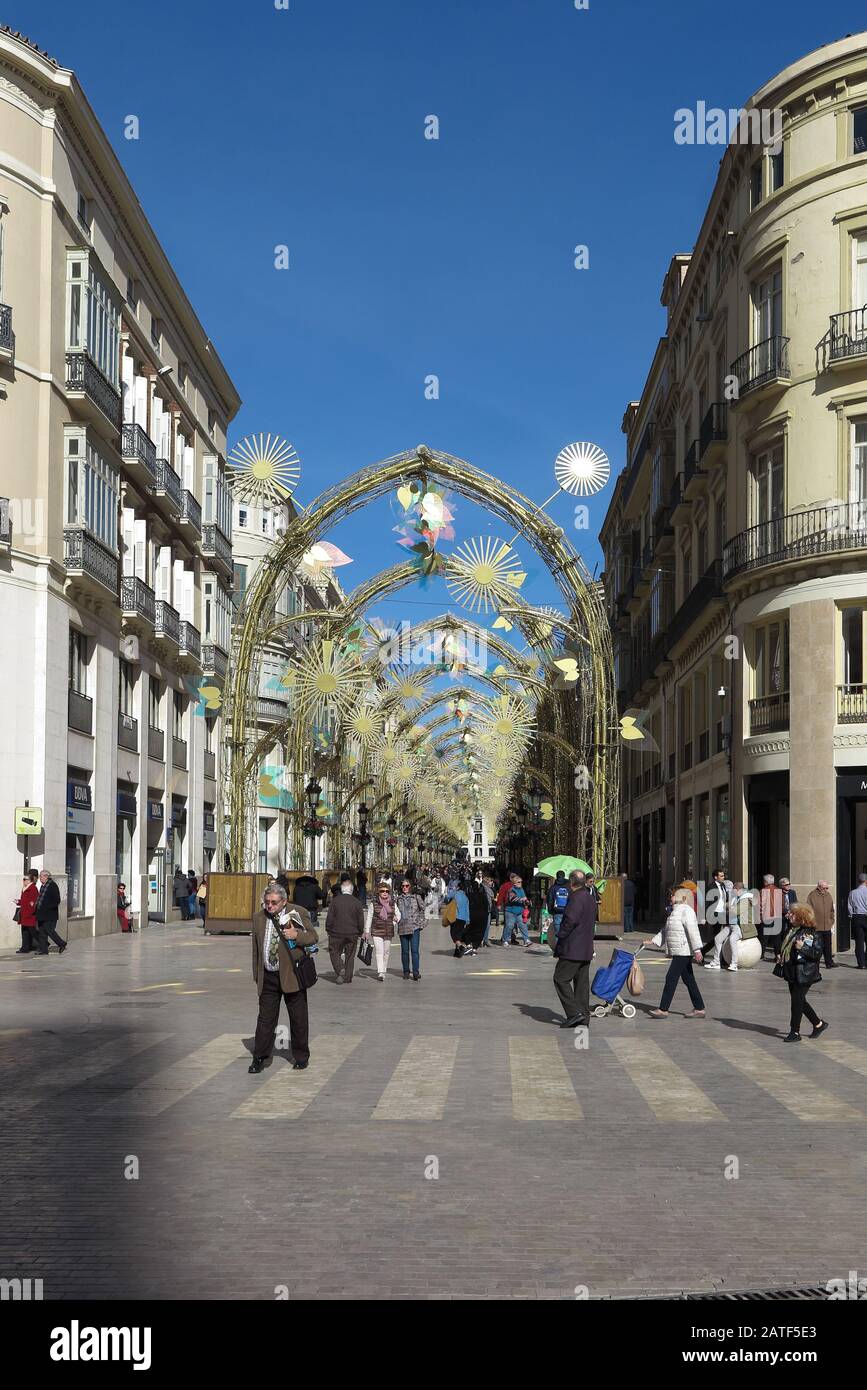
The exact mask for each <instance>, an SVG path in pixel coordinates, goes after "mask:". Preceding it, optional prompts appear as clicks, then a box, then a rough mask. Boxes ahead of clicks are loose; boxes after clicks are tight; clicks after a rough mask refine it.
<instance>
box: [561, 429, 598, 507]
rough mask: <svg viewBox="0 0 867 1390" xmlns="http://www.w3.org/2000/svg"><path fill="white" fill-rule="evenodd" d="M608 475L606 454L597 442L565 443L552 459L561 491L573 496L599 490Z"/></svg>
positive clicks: (584, 495) (589, 493)
mask: <svg viewBox="0 0 867 1390" xmlns="http://www.w3.org/2000/svg"><path fill="white" fill-rule="evenodd" d="M610 476H611V464H610V463H609V461H608V455H607V454H606V452H605V450H604V449H600V447H599V445H598V444H590V443H589V442H587V441H584V442H582V443H580V444H567V445H566V448H565V449H561V450H560V452H559V454H558V455H557V457H556V459H555V460H554V477H555V478H556V479H557V482H558V483H559V484H560V487H561V488H562V489H563V491H564V492H571V493H572V495H573V497H589V496H590V495H591V494H592V493H594V492H601V491H602V489H603V488H604V486H605V484H606V483H607V482H608V479H609V477H610Z"/></svg>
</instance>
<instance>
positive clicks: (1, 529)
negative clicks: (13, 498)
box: [0, 497, 12, 545]
mask: <svg viewBox="0 0 867 1390" xmlns="http://www.w3.org/2000/svg"><path fill="white" fill-rule="evenodd" d="M11 544H12V514H11V512H10V510H9V498H8V497H0V545H11Z"/></svg>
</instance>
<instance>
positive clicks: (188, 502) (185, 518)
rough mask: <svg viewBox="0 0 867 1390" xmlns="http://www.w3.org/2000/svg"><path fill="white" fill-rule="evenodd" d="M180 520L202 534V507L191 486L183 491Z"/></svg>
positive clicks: (197, 533)
mask: <svg viewBox="0 0 867 1390" xmlns="http://www.w3.org/2000/svg"><path fill="white" fill-rule="evenodd" d="M180 522H181V525H182V526H183V525H187V526H191V527H192V529H193V530H194V531H195V533H196V535H197V536H200V535H201V534H202V509H201V507H200V506H199V504H198V502H197V501H196V499H195V497H194V496H193V494H192V493H191V492H190V490H189V488H184V490H183V492H182V493H181V515H180ZM202 549H203V550H204V546H202ZM231 554H232V547H231V546H229V555H230V557H231ZM229 563H230V564H231V559H230V560H229Z"/></svg>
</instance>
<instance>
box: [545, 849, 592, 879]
mask: <svg viewBox="0 0 867 1390" xmlns="http://www.w3.org/2000/svg"><path fill="white" fill-rule="evenodd" d="M560 869H562V870H563V872H564V874H571V872H572V870H573V869H578V870H580V872H581V873H582V874H589V873H590V872H591V869H590V865H589V864H588V863H587V862H586V860H584V859H573V857H572V855H571V854H552V855H551V858H550V859H543V860H542V862H541V864H537V865H536V873H537V874H547V875H548V876H549V877H551V878H553V877H554V875H555V874H556V873H558V872H559V871H560Z"/></svg>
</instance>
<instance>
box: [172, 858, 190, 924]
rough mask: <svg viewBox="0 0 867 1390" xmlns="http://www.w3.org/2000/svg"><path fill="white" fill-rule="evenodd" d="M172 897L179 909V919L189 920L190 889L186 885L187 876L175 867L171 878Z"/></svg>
mask: <svg viewBox="0 0 867 1390" xmlns="http://www.w3.org/2000/svg"><path fill="white" fill-rule="evenodd" d="M172 898H173V900H174V904H175V906H176V907H179V908H180V910H181V921H182V922H189V920H190V890H189V887H188V886H187V876H186V874H185V873H184V871H183V869H180V868H179V869H175V875H174V878H173V879H172Z"/></svg>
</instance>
